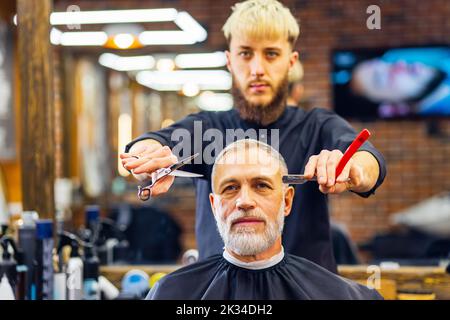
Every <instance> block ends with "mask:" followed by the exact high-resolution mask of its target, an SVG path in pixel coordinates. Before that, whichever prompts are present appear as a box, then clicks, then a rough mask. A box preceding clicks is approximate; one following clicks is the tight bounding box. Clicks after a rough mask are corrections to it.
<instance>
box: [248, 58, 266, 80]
mask: <svg viewBox="0 0 450 320" xmlns="http://www.w3.org/2000/svg"><path fill="white" fill-rule="evenodd" d="M250 72H251V75H252V77H254V78H260V77H262V76H264V73H265V70H264V60H263V58H262V57H261V56H260V55H258V54H255V55H254V57H253V59H252V60H251V62H250Z"/></svg>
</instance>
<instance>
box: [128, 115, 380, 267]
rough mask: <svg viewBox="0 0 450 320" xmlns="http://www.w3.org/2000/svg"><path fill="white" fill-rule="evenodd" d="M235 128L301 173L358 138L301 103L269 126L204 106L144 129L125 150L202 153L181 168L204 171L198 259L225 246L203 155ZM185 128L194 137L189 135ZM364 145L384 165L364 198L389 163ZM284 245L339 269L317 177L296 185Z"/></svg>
mask: <svg viewBox="0 0 450 320" xmlns="http://www.w3.org/2000/svg"><path fill="white" fill-rule="evenodd" d="M236 129H241V133H244V132H245V133H247V134H248V136H251V133H256V135H257V137H252V138H255V139H256V138H257V139H258V140H261V141H263V142H266V143H269V144H270V145H272V146H273V147H274V148H277V149H278V150H279V152H280V153H281V155H282V156H283V157H284V159H285V160H286V164H287V166H288V169H289V172H290V173H292V174H294V173H296V174H300V173H303V172H304V170H305V165H306V163H307V162H308V160H309V157H310V156H312V155H315V154H319V153H320V151H322V150H323V149H327V150H333V149H339V150H341V151H342V152H344V151H345V150H346V149H347V147H348V146H349V145H350V144H351V142H352V141H353V139H355V137H356V132H355V130H354V129H353V128H352V127H351V126H350V124H349V123H348V122H347V121H345V120H344V119H342V118H341V117H339V116H338V115H336V114H335V113H334V112H331V111H329V110H325V109H320V108H316V109H313V110H311V111H308V112H306V111H304V110H302V109H300V108H293V107H287V108H286V110H285V111H284V112H283V114H282V115H281V116H280V118H279V119H278V120H276V121H275V122H274V123H272V124H270V125H268V126H265V127H263V126H260V125H258V124H255V123H252V122H248V121H245V120H242V119H241V118H240V117H239V114H238V112H237V111H236V110H234V109H232V110H229V111H223V112H207V111H203V112H199V113H195V114H191V115H189V116H187V117H186V118H184V119H182V120H180V121H178V122H176V123H174V124H173V125H171V126H170V127H166V128H164V129H161V130H159V131H156V132H149V133H145V134H143V135H142V136H140V137H138V138H137V139H136V140H134V141H132V142H131V143H129V144H128V145H127V147H126V149H125V150H126V152H128V150H129V149H130V147H131V146H132V145H133V143H135V142H136V141H139V140H143V139H154V140H157V141H159V142H160V143H161V144H162V145H167V146H169V147H170V148H171V149H174V147H178V146H180V143H181V145H183V146H184V145H188V148H187V149H186V150H190V151H186V152H190V153H189V154H184V153H183V155H182V156H183V157H187V156H190V155H191V154H194V153H196V152H199V153H200V155H202V156H203V157H200V156H199V157H197V158H195V159H194V164H193V165H186V166H184V167H183V170H185V171H191V172H194V173H199V174H203V176H204V178H200V179H195V185H196V220H195V237H196V240H197V245H198V250H199V254H200V260H202V259H205V258H207V257H210V256H213V255H215V254H221V253H222V251H223V242H222V239H221V238H220V235H219V232H218V231H217V228H216V221H215V220H214V215H213V213H212V212H211V205H210V203H209V194H210V193H211V171H212V166H213V163H210V164H209V163H207V162H206V161H202V159H204V158H205V156H204V155H205V154H208V153H211V154H212V152H211V149H213V148H212V146H214V145H215V144H216V145H219V147H220V146H222V148H223V147H225V146H226V145H227V144H229V143H230V141H227V139H229V138H233V137H232V136H230V134H229V133H231V134H236V135H237V136H238V135H239V131H237V130H236ZM213 131H216V132H219V133H222V138H223V140H222V139H218V138H217V137H213V135H208V134H209V133H214V132H213ZM186 133H187V136H190V138H191V140H189V139H186V138H185V136H186ZM227 133H228V135H227ZM202 135H203V137H202ZM277 136H278V140H279V146H276V145H275V144H276V142H275V141H273V140H277V139H276V137H277ZM180 137H183V138H180ZM274 137H275V138H274ZM238 138H239V137H238ZM238 138H237V139H234V140H238ZM241 139H242V137H241ZM186 140H187V141H186ZM218 140H219V141H218ZM234 140H232V141H231V142H233V141H234ZM175 149H176V148H175ZM360 150H365V151H368V152H370V153H372V154H373V155H374V156H375V158H376V159H377V160H378V163H379V165H380V175H379V178H378V181H377V183H376V185H375V186H374V188H373V189H372V190H370V191H369V192H366V193H363V194H359V195H360V196H362V197H368V196H369V195H371V194H373V193H374V192H375V190H376V189H377V188H378V186H380V185H381V183H382V182H383V180H384V177H385V175H386V167H385V164H384V159H383V156H382V155H381V154H380V152H378V150H377V149H375V148H374V147H373V145H372V144H371V143H370V142H366V143H364V144H363V145H362V146H361V149H360ZM219 151H220V150H219ZM174 152H175V151H174ZM175 154H177V152H175ZM177 156H178V154H177ZM215 156H217V154H216V155H215ZM283 246H284V248H285V250H286V252H287V253H291V254H295V255H297V256H300V257H303V258H306V259H308V260H311V261H313V262H315V263H317V264H319V265H321V266H322V267H324V268H327V269H328V270H330V271H332V272H337V269H336V263H335V261H334V257H333V250H332V245H331V237H330V221H329V213H328V203H327V196H326V195H325V194H323V193H321V192H320V190H319V186H318V184H317V183H316V182H307V183H305V184H302V185H296V186H295V196H294V202H293V204H292V210H291V214H290V215H289V216H287V217H286V225H285V229H284V231H283Z"/></svg>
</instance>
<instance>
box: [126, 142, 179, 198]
mask: <svg viewBox="0 0 450 320" xmlns="http://www.w3.org/2000/svg"><path fill="white" fill-rule="evenodd" d="M130 151H131V152H129V153H122V154H120V158H121V159H122V166H123V167H124V168H125V169H126V170H129V171H131V173H132V174H133V176H134V177H135V178H136V179H138V180H139V181H143V180H149V179H151V178H152V174H154V173H155V171H156V170H158V169H161V168H166V167H169V166H171V165H172V164H174V163H177V162H178V159H177V157H176V156H175V155H174V154H173V153H172V151H171V150H170V148H169V147H167V146H164V147H163V146H161V145H158V144H150V145H142V146H136V148H133V149H132V150H130ZM174 180H175V177H174V176H170V175H168V176H166V177H164V178H163V179H161V180H159V181H158V182H157V183H156V184H155V185H154V186H153V187H152V196H157V195H160V194H163V193H165V192H167V191H168V190H169V188H170V187H171V186H172V184H173V181H174Z"/></svg>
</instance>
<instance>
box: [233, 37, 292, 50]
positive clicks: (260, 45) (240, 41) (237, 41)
mask: <svg viewBox="0 0 450 320" xmlns="http://www.w3.org/2000/svg"><path fill="white" fill-rule="evenodd" d="M288 46H289V42H288V40H287V39H285V38H284V37H283V36H281V35H280V36H279V37H276V38H274V37H272V38H266V37H264V36H262V35H261V36H255V35H250V34H243V33H240V34H233V35H232V36H231V42H230V48H250V49H272V48H275V49H280V50H281V49H284V48H286V47H288Z"/></svg>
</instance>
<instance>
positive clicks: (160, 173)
mask: <svg viewBox="0 0 450 320" xmlns="http://www.w3.org/2000/svg"><path fill="white" fill-rule="evenodd" d="M171 172H172V170H171V169H170V168H161V169H158V170H156V171H155V172H154V173H153V174H152V179H151V180H150V183H148V184H147V185H144V186H138V198H139V199H141V200H142V201H147V200H148V199H150V197H151V196H152V187H153V186H154V185H155V184H156V182H158V181H159V180H160V179H162V178H164V177H165V176H168V175H169V174H170V173H171ZM145 190H147V191H148V195H146V196H144V191H145Z"/></svg>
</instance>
